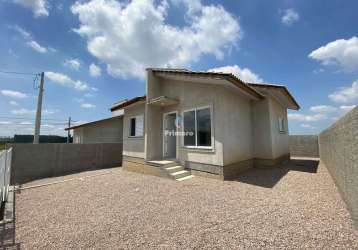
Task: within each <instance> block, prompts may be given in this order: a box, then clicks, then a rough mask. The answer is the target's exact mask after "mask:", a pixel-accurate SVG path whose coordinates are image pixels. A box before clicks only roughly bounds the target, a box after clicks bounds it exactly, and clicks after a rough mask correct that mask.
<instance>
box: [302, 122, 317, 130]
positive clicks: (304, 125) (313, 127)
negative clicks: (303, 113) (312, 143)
mask: <svg viewBox="0 0 358 250" xmlns="http://www.w3.org/2000/svg"><path fill="white" fill-rule="evenodd" d="M301 127H302V128H309V129H316V127H315V126H312V125H310V124H307V123H303V124H301Z"/></svg>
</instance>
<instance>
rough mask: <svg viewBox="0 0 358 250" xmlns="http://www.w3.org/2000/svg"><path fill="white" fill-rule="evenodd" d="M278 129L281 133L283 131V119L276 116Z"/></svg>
mask: <svg viewBox="0 0 358 250" xmlns="http://www.w3.org/2000/svg"><path fill="white" fill-rule="evenodd" d="M278 129H279V131H280V132H281V133H283V132H285V120H284V119H283V118H282V117H279V118H278Z"/></svg>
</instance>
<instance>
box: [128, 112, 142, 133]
mask: <svg viewBox="0 0 358 250" xmlns="http://www.w3.org/2000/svg"><path fill="white" fill-rule="evenodd" d="M129 121H130V124H129V125H130V127H129V129H130V130H129V136H131V137H135V136H143V131H144V129H143V127H144V126H143V125H144V122H143V115H139V116H136V117H132V118H130V120H129Z"/></svg>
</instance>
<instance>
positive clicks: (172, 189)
mask: <svg viewBox="0 0 358 250" xmlns="http://www.w3.org/2000/svg"><path fill="white" fill-rule="evenodd" d="M301 163H302V162H301ZM301 163H300V162H296V164H294V163H291V164H288V165H286V166H283V167H280V168H277V169H273V170H272V169H271V170H257V169H253V170H250V171H248V172H246V173H245V174H243V175H242V176H241V177H240V178H239V179H237V180H234V181H225V182H222V181H218V180H212V179H207V178H199V177H195V178H193V179H190V180H187V181H184V182H175V181H172V180H168V179H164V178H159V177H153V176H148V175H141V174H137V173H130V172H126V171H123V170H120V169H111V170H101V171H93V172H87V173H81V174H78V175H71V176H66V177H61V178H56V179H47V180H41V181H36V182H33V183H29V184H28V185H27V186H29V185H32V184H34V185H35V184H36V185H38V184H41V183H48V182H49V181H51V180H56V181H59V180H62V179H73V178H76V177H77V176H79V177H80V178H79V179H75V180H70V181H67V182H63V183H59V184H55V185H49V186H43V187H37V188H32V189H26V190H21V191H20V192H19V193H17V194H16V223H15V224H14V225H11V224H9V225H8V227H9V228H7V230H5V229H3V233H2V235H3V237H2V242H3V244H4V242H6V240H7V243H6V244H9V245H7V246H10V248H11V246H12V248H23V249H69V248H72V249H73V248H75V249H79V248H83V249H84V248H86V249H87V248H91V249H199V248H200V249H202V248H204V249H247V248H254V249H261V248H262V249H263V248H265V249H268V248H269V249H297V248H300V249H302V248H306V249H308V248H309V249H358V231H357V230H355V229H354V227H353V224H352V221H351V220H350V217H349V214H348V212H347V210H346V208H345V205H344V203H343V201H342V200H341V198H340V196H339V193H338V191H337V189H336V187H335V186H334V184H333V182H332V179H331V178H330V176H329V174H328V172H327V170H326V168H325V167H324V166H323V165H322V164H320V165H319V166H318V169H317V167H316V166H315V164H314V163H313V162H308V163H309V164H308V163H306V164H305V166H302V164H301ZM98 173H101V175H97V176H93V177H88V178H86V177H84V176H86V175H95V174H98ZM12 226H13V227H15V229H14V228H11V227H12ZM14 231H15V235H14ZM4 235H5V236H4ZM11 237H12V239H11ZM11 240H13V242H12V243H11Z"/></svg>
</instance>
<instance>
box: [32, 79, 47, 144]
mask: <svg viewBox="0 0 358 250" xmlns="http://www.w3.org/2000/svg"><path fill="white" fill-rule="evenodd" d="M44 82H45V73H44V72H42V73H41V81H40V87H39V96H38V98H37V110H36V122H35V134H34V144H38V143H39V137H40V127H41V111H42V96H43V92H44Z"/></svg>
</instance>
